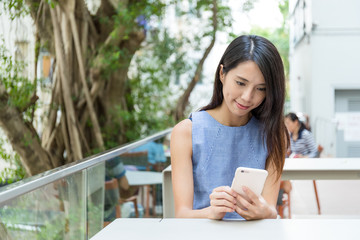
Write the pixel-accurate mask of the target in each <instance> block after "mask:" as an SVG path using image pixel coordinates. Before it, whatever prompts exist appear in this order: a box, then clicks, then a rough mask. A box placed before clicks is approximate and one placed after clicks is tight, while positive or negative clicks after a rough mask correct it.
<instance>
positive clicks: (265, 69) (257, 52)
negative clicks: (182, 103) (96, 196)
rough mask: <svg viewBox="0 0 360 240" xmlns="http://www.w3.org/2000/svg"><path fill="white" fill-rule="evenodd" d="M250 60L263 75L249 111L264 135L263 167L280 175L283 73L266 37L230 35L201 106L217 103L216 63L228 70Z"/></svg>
mask: <svg viewBox="0 0 360 240" xmlns="http://www.w3.org/2000/svg"><path fill="white" fill-rule="evenodd" d="M246 61H253V62H254V63H256V64H257V65H258V67H259V68H260V70H261V73H262V74H263V76H264V79H265V85H266V97H265V99H264V101H263V102H262V103H261V104H260V105H259V106H258V107H257V108H255V109H253V110H252V111H251V113H252V115H253V116H254V117H256V118H257V119H258V120H259V121H260V122H261V123H262V126H263V132H264V134H263V135H264V139H265V136H266V145H267V149H268V152H269V155H268V158H267V160H266V168H268V166H269V164H270V163H271V164H273V165H274V166H275V169H276V170H277V175H278V177H280V175H281V173H282V169H283V167H284V162H285V153H286V148H287V146H289V135H288V133H287V131H286V127H285V124H284V113H283V110H284V102H285V75H284V66H283V63H282V60H281V57H280V54H279V52H278V51H277V49H276V47H275V46H274V45H273V44H272V43H271V42H270V41H269V40H267V39H265V38H263V37H260V36H255V35H243V36H240V37H237V38H236V39H234V40H233V41H232V42H231V43H230V45H229V46H228V47H227V49H226V50H225V52H224V54H223V56H222V58H221V59H220V62H219V65H218V67H217V70H216V74H215V82H214V91H213V96H212V98H211V101H210V103H209V104H208V105H207V106H205V107H203V108H202V109H201V110H210V109H214V108H216V107H218V106H220V105H221V103H222V101H223V99H224V96H223V85H222V82H221V81H220V65H223V73H224V74H226V73H228V72H229V71H230V70H231V69H233V68H236V67H237V66H238V65H239V64H240V63H242V62H246Z"/></svg>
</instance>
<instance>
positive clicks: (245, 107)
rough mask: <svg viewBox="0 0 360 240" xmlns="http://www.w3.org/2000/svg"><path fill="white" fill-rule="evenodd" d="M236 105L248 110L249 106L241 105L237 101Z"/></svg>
mask: <svg viewBox="0 0 360 240" xmlns="http://www.w3.org/2000/svg"><path fill="white" fill-rule="evenodd" d="M236 106H237V107H238V108H240V109H241V110H247V109H248V108H249V107H247V106H244V105H241V104H240V103H238V102H236Z"/></svg>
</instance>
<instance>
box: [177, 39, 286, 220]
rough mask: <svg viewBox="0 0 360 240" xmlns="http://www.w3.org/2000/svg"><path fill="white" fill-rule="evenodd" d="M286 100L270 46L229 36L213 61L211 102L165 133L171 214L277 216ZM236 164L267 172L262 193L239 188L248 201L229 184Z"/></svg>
mask: <svg viewBox="0 0 360 240" xmlns="http://www.w3.org/2000/svg"><path fill="white" fill-rule="evenodd" d="M284 98H285V77H284V68H283V64H282V60H281V58H280V55H279V53H278V51H277V49H276V48H275V46H274V45H273V44H272V43H271V42H269V41H268V40H266V39H265V38H263V37H259V36H253V35H250V36H240V37H238V38H236V39H235V40H234V41H232V42H231V43H230V45H229V46H228V48H227V49H226V50H225V53H224V54H223V56H222V58H221V59H220V62H219V64H218V67H217V70H216V75H215V82H214V91H213V96H212V99H211V102H210V103H209V104H208V105H207V106H205V107H203V108H202V109H201V110H200V111H199V112H194V113H192V114H191V116H190V118H189V119H185V120H183V121H181V122H180V123H178V124H177V125H176V126H175V127H174V129H173V132H172V134H171V142H170V144H171V145H170V150H171V164H172V181H173V191H174V201H175V215H176V217H183V218H210V219H223V218H240V219H241V218H245V219H247V220H251V219H264V218H276V217H277V212H276V200H277V195H278V191H279V184H280V175H281V172H282V168H283V165H284V160H285V151H286V146H287V144H288V141H289V137H288V135H287V131H286V128H285V125H284V121H283V105H284ZM284 139H286V140H287V141H284ZM240 166H242V167H252V168H259V169H266V170H267V171H268V173H269V175H268V178H267V180H266V182H265V185H264V190H263V192H262V195H261V196H256V195H255V194H254V193H253V192H252V191H251V190H250V189H248V188H244V191H245V193H246V194H247V196H246V199H248V200H246V199H245V197H242V196H240V195H239V194H238V193H236V192H235V191H233V190H232V189H231V188H230V187H229V186H230V184H231V182H232V179H233V177H234V173H235V170H236V168H237V167H240Z"/></svg>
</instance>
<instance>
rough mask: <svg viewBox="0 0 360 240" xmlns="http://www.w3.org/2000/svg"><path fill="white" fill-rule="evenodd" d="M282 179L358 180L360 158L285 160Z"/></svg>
mask: <svg viewBox="0 0 360 240" xmlns="http://www.w3.org/2000/svg"><path fill="white" fill-rule="evenodd" d="M282 179H283V180H297V179H299V180H320V179H322V180H337V179H342V180H345V179H347V180H350V179H360V158H287V159H286V160H285V166H284V171H283V174H282Z"/></svg>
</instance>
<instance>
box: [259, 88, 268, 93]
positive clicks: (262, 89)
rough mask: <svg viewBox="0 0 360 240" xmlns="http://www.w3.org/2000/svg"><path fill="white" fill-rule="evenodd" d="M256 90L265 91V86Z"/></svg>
mask: <svg viewBox="0 0 360 240" xmlns="http://www.w3.org/2000/svg"><path fill="white" fill-rule="evenodd" d="M258 90H260V91H264V92H265V91H266V88H258Z"/></svg>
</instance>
